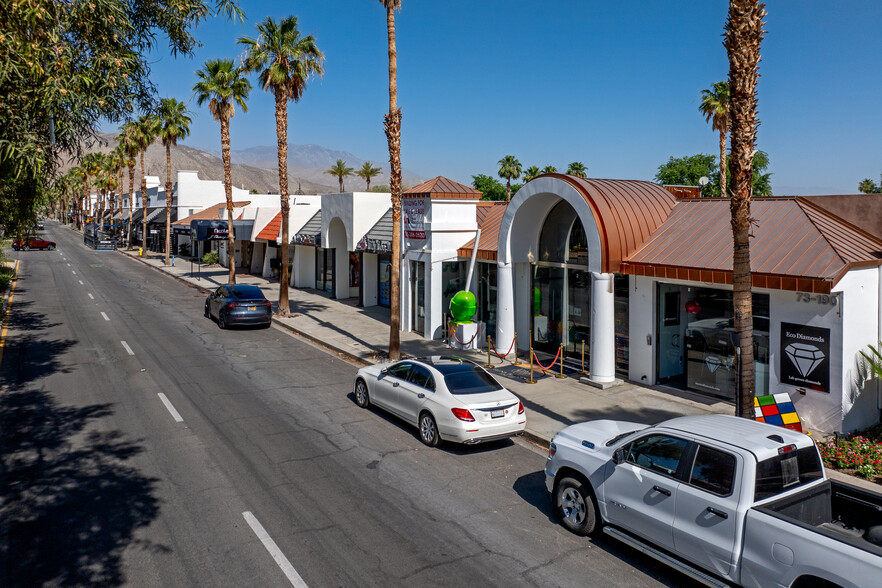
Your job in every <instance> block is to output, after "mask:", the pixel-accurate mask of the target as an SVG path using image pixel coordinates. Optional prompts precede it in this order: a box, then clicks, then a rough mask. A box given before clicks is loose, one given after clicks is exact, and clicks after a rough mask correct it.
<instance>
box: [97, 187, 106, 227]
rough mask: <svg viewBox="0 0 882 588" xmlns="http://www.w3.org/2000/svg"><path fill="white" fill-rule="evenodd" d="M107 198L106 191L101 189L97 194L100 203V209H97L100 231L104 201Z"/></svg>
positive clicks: (102, 225) (102, 223)
mask: <svg viewBox="0 0 882 588" xmlns="http://www.w3.org/2000/svg"><path fill="white" fill-rule="evenodd" d="M106 198H107V190H106V189H105V188H101V190H100V191H99V192H98V202H100V207H99V209H98V219H99V221H100V224H99V226H100V227H101V230H102V231H103V230H104V201H105V200H106Z"/></svg>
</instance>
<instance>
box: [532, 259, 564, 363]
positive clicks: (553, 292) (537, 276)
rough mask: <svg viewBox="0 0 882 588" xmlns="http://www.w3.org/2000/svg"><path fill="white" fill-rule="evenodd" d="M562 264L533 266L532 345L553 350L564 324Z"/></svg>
mask: <svg viewBox="0 0 882 588" xmlns="http://www.w3.org/2000/svg"><path fill="white" fill-rule="evenodd" d="M565 277H566V270H565V269H564V268H562V267H553V266H545V265H537V266H535V267H534V268H533V320H532V322H533V347H535V348H536V349H539V350H541V351H545V352H548V353H551V354H556V353H557V349H558V347H559V346H560V343H561V338H562V335H563V331H564V328H565V321H566V317H565V316H564V308H565V306H564V295H565V293H566V287H565V284H564V281H565Z"/></svg>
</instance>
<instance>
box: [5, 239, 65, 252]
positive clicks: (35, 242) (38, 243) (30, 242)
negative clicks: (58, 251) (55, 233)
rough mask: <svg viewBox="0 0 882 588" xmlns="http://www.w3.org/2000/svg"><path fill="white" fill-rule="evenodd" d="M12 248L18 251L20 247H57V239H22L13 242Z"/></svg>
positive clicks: (25, 248) (50, 248)
mask: <svg viewBox="0 0 882 588" xmlns="http://www.w3.org/2000/svg"><path fill="white" fill-rule="evenodd" d="M12 248H13V249H15V250H16V251H18V250H19V249H23V250H25V251H27V250H28V249H49V250H50V251H51V250H52V249H55V241H46V240H45V239H36V238H30V239H22V240H20V241H19V240H18V239H16V240H15V241H13V242H12Z"/></svg>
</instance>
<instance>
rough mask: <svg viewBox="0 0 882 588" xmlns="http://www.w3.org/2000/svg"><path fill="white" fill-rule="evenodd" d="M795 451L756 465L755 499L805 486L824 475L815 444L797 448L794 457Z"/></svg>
mask: <svg viewBox="0 0 882 588" xmlns="http://www.w3.org/2000/svg"><path fill="white" fill-rule="evenodd" d="M793 453H794V452H790V453H789V454H788V453H785V454H784V455H783V456H778V455H776V456H775V457H770V458H769V459H764V460H763V461H761V462H759V463H758V464H757V465H756V488H755V490H754V497H753V499H754V500H755V501H756V500H763V499H764V498H769V497H770V496H775V495H776V494H780V493H781V492H784V491H785V490H792V489H793V488H798V487H799V486H805V485H806V484H810V483H811V482H814V481H815V480H818V479H820V478H823V477H824V470H823V467H822V466H821V457H820V455H819V454H818V450H817V448H816V447H815V446H814V445H810V446H809V447H803V448H801V449H797V450H796V452H795V453H796V457H793ZM794 460H795V461H794Z"/></svg>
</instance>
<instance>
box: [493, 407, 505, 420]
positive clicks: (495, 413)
mask: <svg viewBox="0 0 882 588" xmlns="http://www.w3.org/2000/svg"><path fill="white" fill-rule="evenodd" d="M504 416H505V411H504V410H502V409H501V408H500V409H499V410H491V411H490V418H492V419H501V418H502V417H504Z"/></svg>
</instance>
